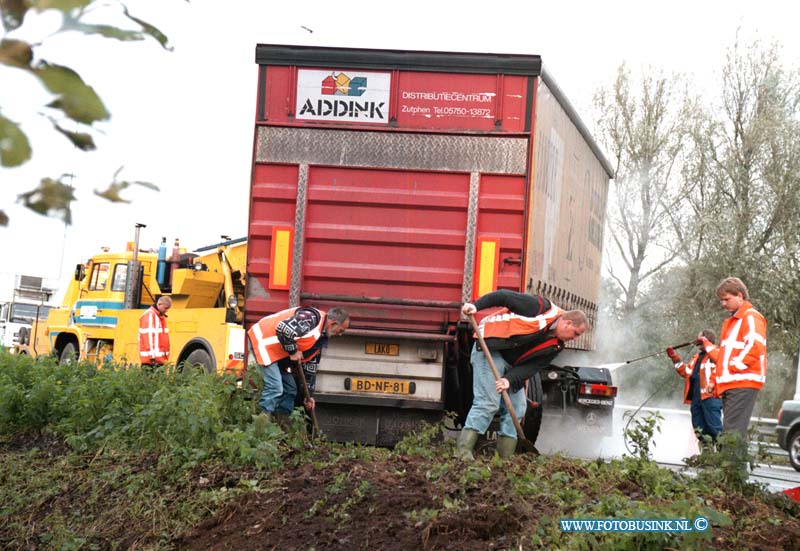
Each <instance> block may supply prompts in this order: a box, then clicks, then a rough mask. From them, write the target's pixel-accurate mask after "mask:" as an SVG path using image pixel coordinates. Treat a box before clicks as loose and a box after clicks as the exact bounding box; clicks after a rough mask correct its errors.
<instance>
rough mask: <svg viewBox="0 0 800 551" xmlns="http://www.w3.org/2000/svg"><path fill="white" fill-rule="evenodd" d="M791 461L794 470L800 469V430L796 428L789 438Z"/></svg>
mask: <svg viewBox="0 0 800 551" xmlns="http://www.w3.org/2000/svg"><path fill="white" fill-rule="evenodd" d="M789 462H790V463H791V464H792V467H794V470H796V471H800V430H795V431H794V434H793V435H792V438H791V440H789Z"/></svg>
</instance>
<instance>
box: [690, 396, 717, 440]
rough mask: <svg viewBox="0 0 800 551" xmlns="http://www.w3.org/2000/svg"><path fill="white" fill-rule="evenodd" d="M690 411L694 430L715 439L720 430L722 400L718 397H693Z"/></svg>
mask: <svg viewBox="0 0 800 551" xmlns="http://www.w3.org/2000/svg"><path fill="white" fill-rule="evenodd" d="M691 412H692V426H693V427H694V428H695V430H699V431H700V432H701V433H702V434H704V435H708V436H710V437H711V438H712V439H713V440H716V439H717V435H718V434H719V433H720V432H722V400H720V399H719V398H706V399H705V400H694V399H693V400H692V406H691Z"/></svg>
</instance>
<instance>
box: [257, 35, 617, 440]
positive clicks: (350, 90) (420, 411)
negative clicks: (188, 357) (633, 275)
mask: <svg viewBox="0 0 800 551" xmlns="http://www.w3.org/2000/svg"><path fill="white" fill-rule="evenodd" d="M256 63H257V64H258V94H257V98H258V99H257V105H256V109H255V115H256V117H255V130H254V147H253V165H252V182H251V192H250V221H249V231H248V242H249V243H250V247H249V248H248V266H247V273H248V284H247V298H246V304H245V311H246V320H245V323H246V325H247V326H249V325H250V324H252V323H254V322H255V321H257V320H258V319H259V318H261V317H262V316H264V315H267V314H270V313H273V312H276V311H278V310H281V309H284V308H287V307H291V306H297V305H313V306H316V307H319V308H321V309H323V310H324V309H327V308H330V307H333V306H340V307H343V308H345V309H347V310H348V311H349V312H350V313H351V315H352V318H351V326H350V327H351V328H350V329H349V330H348V332H347V333H346V334H345V335H344V336H343V337H340V338H337V339H333V340H331V342H330V345H329V347H328V349H327V350H326V351H325V353H324V359H323V362H322V364H321V366H320V372H319V373H318V376H317V380H316V399H317V404H318V410H317V417H318V420H319V423H320V425H321V427H322V430H323V431H324V432H325V433H326V434H327V435H328V436H329V437H330V438H332V439H337V440H357V441H362V442H368V443H373V444H378V445H392V444H394V443H396V442H397V441H398V440H400V439H401V438H402V437H403V436H404V435H405V434H407V433H408V432H409V431H410V430H412V429H413V428H415V427H416V426H418V424H419V422H420V421H421V420H429V421H435V420H438V419H441V418H442V416H443V415H444V412H445V411H452V412H455V415H456V423H457V424H458V423H461V422H463V420H464V419H465V417H466V413H467V411H468V410H469V406H470V404H471V400H472V372H471V366H470V364H469V349H470V346H471V344H472V335H471V331H470V330H469V327H468V325H467V324H466V323H465V322H464V320H463V319H461V316H460V307H461V305H462V304H463V303H464V302H468V301H472V300H474V298H475V297H477V296H480V295H483V294H485V293H487V292H489V291H492V290H496V289H511V290H515V291H521V292H527V293H532V294H540V295H543V296H545V297H547V298H549V299H551V300H552V301H553V302H554V303H555V304H557V305H558V306H560V307H562V308H564V309H582V310H584V311H585V312H586V313H587V315H588V317H589V319H590V321H591V323H592V324H594V322H595V320H596V318H597V310H598V308H597V298H598V294H599V289H600V264H601V259H602V242H603V226H604V221H605V206H606V198H607V193H608V185H609V178H610V177H611V174H612V171H611V168H610V165H609V164H608V162H607V161H606V160H605V159H604V157H603V155H602V154H601V152H600V150H599V148H598V147H597V145H596V144H595V142H594V140H593V139H592V138H591V136H590V135H589V133H588V131H587V130H586V128H585V126H584V125H583V123H582V122H581V121H580V119H579V117H578V116H577V114H576V113H575V111H574V109H573V108H572V106H571V105H570V103H569V102H568V101H567V99H566V98H565V96H564V95H563V93H562V92H561V90H560V89H559V87H558V86H557V85H556V84H555V82H554V81H553V79H552V78H550V76H549V75H548V74H547V73H546V72H545V71H544V70H543V68H542V62H541V58H540V57H539V56H535V55H508V54H475V53H448V52H417V51H398V50H366V49H353V48H318V47H305V46H284V45H258V46H257V48H256ZM593 339H594V333H593V332H592V331H589V332H587V333H585V334H584V335H583V336H582V337H581V338H580V339H578V340H577V341H574V342H573V343H571V346H574V347H576V348H579V349H582V350H590V349H592V347H593ZM577 374H578V378H579V379H580V372H579V371H578V372H577ZM537 381H538V384H537ZM578 382H580V381H578ZM586 382H587V384H591V382H590V381H586ZM548 386H549V381H548V383H547V384H543V381H541V380H540V379H537V378H534V379H532V380H531V382H530V384H529V388H528V393H529V398H530V400H531V402H534V403H536V404H541V403H544V402H545V397H544V394H543V392H544V388H546V387H548ZM571 388H572V387H571ZM579 388H580V386H579V385H578V387H575V389H576V390H575V396H572V395H570V396H568V402H569V403H568V407H570V408H573V407H584V408H589V409H593V408H594V406H598V405H599V406H602V404H591V403H588V402H585V400H584V403H581V402H580V400H579V399H583V398H586V399H587V400H589V399H595V397H591V398H587V397H584V396H582V395H580V393H579V392H578V389H579ZM548 398H549V395H548ZM541 413H542V408H540V407H533V408H530V409H529V412H528V414H527V415H526V416H525V420H524V425H525V426H526V427H527V428H526V431H527V432H528V433H529V434H528V437H529V438H530V439H535V437H536V434H537V433H538V422H539V421H540V420H541Z"/></svg>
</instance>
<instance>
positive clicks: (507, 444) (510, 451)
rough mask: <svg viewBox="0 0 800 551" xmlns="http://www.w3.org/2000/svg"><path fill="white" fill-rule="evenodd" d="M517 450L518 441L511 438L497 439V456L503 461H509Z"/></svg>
mask: <svg viewBox="0 0 800 551" xmlns="http://www.w3.org/2000/svg"><path fill="white" fill-rule="evenodd" d="M516 450H517V439H516V438H511V437H510V436H498V437H497V455H499V456H500V457H502V458H503V459H508V458H509V457H511V456H512V455H514V452H515V451H516Z"/></svg>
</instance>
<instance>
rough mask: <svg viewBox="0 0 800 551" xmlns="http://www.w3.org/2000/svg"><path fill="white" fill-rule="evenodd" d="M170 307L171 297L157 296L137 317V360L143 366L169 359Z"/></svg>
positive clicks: (152, 365) (163, 362) (157, 363)
mask: <svg viewBox="0 0 800 551" xmlns="http://www.w3.org/2000/svg"><path fill="white" fill-rule="evenodd" d="M171 307H172V299H171V298H169V297H168V296H162V297H159V298H158V300H157V301H156V303H155V304H153V305H152V306H150V308H148V309H147V310H146V311H145V313H144V314H142V317H140V318H139V361H140V362H141V364H142V365H143V366H151V367H155V366H157V365H163V364H165V363H167V362H168V361H169V328H168V327H167V310H169V309H170V308H171Z"/></svg>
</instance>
